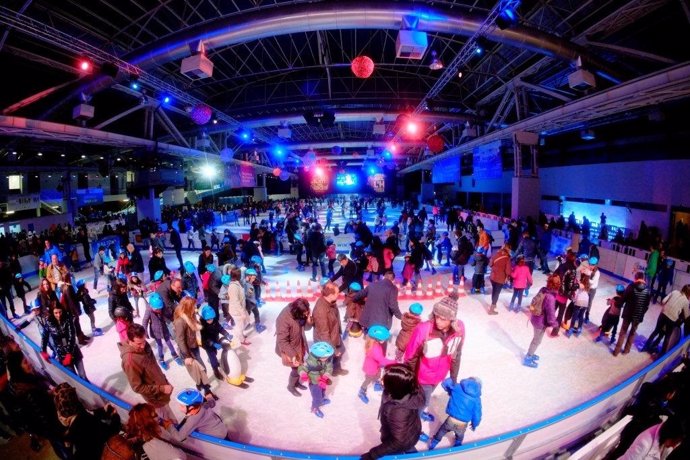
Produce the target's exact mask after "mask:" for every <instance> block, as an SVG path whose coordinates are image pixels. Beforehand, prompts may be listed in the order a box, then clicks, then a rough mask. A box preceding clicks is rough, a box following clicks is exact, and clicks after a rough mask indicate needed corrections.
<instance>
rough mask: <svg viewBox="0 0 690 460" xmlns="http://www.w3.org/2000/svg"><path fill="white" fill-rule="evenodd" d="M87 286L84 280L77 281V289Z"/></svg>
mask: <svg viewBox="0 0 690 460" xmlns="http://www.w3.org/2000/svg"><path fill="white" fill-rule="evenodd" d="M85 284H86V283H85V282H84V280H78V281H77V289H79V288H81V287H82V286H84V285H85Z"/></svg>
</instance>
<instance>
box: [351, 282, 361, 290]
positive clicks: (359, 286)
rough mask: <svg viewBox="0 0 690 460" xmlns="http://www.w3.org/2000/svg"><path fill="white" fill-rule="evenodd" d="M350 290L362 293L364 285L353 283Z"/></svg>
mask: <svg viewBox="0 0 690 460" xmlns="http://www.w3.org/2000/svg"><path fill="white" fill-rule="evenodd" d="M350 290H351V291H361V290H362V285H361V284H359V283H358V282H356V281H355V282H352V283H350Z"/></svg>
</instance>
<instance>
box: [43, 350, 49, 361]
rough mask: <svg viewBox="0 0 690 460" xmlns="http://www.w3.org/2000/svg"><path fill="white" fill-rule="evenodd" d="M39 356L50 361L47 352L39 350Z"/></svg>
mask: <svg viewBox="0 0 690 460" xmlns="http://www.w3.org/2000/svg"><path fill="white" fill-rule="evenodd" d="M41 358H43V359H44V360H46V361H50V357H49V356H48V353H46V352H45V351H42V352H41Z"/></svg>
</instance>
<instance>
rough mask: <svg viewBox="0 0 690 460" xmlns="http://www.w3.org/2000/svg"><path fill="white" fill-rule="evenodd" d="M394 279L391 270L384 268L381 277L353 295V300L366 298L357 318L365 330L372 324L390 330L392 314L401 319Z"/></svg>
mask: <svg viewBox="0 0 690 460" xmlns="http://www.w3.org/2000/svg"><path fill="white" fill-rule="evenodd" d="M394 279H395V273H393V270H386V273H384V275H383V279H381V280H379V281H376V282H375V283H372V284H370V285H368V286H367V287H366V288H364V289H363V290H361V291H359V292H358V293H357V294H356V295H355V297H354V299H353V300H354V301H355V302H357V301H358V300H360V299H363V298H366V299H367V300H366V303H365V304H364V311H363V312H362V316H360V318H359V324H360V325H361V326H362V327H363V328H364V331H365V332H366V330H367V329H369V328H370V327H371V326H373V325H374V324H380V325H382V326H385V327H386V329H388V330H390V328H391V325H392V323H393V316H395V317H396V318H398V319H402V313H400V308H399V307H398V288H397V287H396V286H395V284H393V280H394ZM384 350H385V343H384Z"/></svg>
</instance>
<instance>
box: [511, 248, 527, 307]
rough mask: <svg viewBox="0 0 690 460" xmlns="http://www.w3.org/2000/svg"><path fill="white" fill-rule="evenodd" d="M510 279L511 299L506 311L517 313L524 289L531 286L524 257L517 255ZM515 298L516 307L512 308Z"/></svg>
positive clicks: (520, 305)
mask: <svg viewBox="0 0 690 460" xmlns="http://www.w3.org/2000/svg"><path fill="white" fill-rule="evenodd" d="M510 277H511V278H512V279H513V297H512V298H511V299H510V305H509V306H508V311H514V312H515V313H519V312H520V311H522V294H523V293H524V292H525V289H529V287H530V286H531V285H532V273H530V271H529V267H528V266H527V265H526V264H525V257H524V256H522V255H519V256H518V257H517V265H515V267H513V272H512V273H511V274H510ZM516 298H517V306H516V307H515V308H513V304H514V303H515V299H516Z"/></svg>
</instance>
